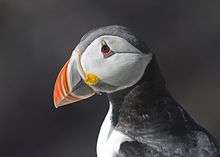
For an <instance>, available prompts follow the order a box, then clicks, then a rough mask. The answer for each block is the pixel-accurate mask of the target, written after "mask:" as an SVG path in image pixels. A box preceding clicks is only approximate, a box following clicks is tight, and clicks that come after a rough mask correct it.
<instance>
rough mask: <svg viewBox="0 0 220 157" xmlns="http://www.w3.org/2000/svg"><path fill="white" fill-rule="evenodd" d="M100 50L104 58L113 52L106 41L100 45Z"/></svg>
mask: <svg viewBox="0 0 220 157" xmlns="http://www.w3.org/2000/svg"><path fill="white" fill-rule="evenodd" d="M101 52H102V54H103V56H104V58H107V57H110V56H111V55H112V54H113V52H112V51H111V49H110V48H109V47H108V45H107V44H106V43H105V44H104V45H102V48H101Z"/></svg>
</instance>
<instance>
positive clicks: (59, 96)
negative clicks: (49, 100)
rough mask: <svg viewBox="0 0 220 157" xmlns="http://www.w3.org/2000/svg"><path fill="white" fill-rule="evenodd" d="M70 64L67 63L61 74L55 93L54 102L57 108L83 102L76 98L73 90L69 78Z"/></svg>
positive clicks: (57, 80) (56, 83) (58, 77)
mask: <svg viewBox="0 0 220 157" xmlns="http://www.w3.org/2000/svg"><path fill="white" fill-rule="evenodd" d="M68 63H69V61H67V62H66V63H65V65H64V66H63V68H62V69H61V71H60V72H59V74H58V76H57V79H56V82H55V86H54V91H53V100H54V105H55V107H60V106H63V105H66V104H70V103H73V102H76V101H79V100H81V99H82V98H80V97H79V96H76V95H75V94H74V93H73V92H72V89H71V85H70V81H69V80H68V79H69V76H68V72H67V70H68Z"/></svg>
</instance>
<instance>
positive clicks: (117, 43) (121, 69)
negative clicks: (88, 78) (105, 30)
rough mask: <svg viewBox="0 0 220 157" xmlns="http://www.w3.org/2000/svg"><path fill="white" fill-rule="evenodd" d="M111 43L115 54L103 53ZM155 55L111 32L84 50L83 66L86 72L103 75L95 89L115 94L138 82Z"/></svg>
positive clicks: (110, 46)
mask: <svg viewBox="0 0 220 157" xmlns="http://www.w3.org/2000/svg"><path fill="white" fill-rule="evenodd" d="M103 45H105V46H106V45H107V47H108V48H109V49H110V51H111V53H107V55H105V54H104V53H103V50H102V48H103ZM151 58H152V54H143V53H142V52H141V51H140V50H138V49H137V48H135V47H134V46H132V45H131V44H130V43H129V42H128V41H126V40H125V39H123V38H120V37H117V36H111V35H105V36H101V37H99V38H97V39H95V40H94V41H93V42H92V43H91V44H90V45H89V46H88V47H87V49H86V50H85V51H84V52H83V53H82V56H81V60H80V62H81V65H82V70H83V71H84V72H85V73H92V74H95V75H97V76H98V77H99V78H100V81H101V83H100V84H99V85H95V86H91V87H92V88H93V89H94V90H95V91H100V92H107V93H111V92H113V91H117V90H120V89H124V88H127V87H130V86H132V85H134V84H135V83H136V82H137V81H138V80H139V79H140V78H141V77H142V75H143V73H144V71H145V68H146V66H147V65H148V63H149V62H150V60H151Z"/></svg>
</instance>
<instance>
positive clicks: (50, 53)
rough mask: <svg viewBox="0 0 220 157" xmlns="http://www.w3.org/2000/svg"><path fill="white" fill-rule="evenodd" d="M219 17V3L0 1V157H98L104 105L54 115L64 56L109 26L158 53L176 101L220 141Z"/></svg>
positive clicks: (97, 101) (92, 102) (99, 100)
mask: <svg viewBox="0 0 220 157" xmlns="http://www.w3.org/2000/svg"><path fill="white" fill-rule="evenodd" d="M219 16H220V1H219V0H212V1H207V0H194V1H191V0H178V1H177V0H136V1H135V0H133V1H132V0H121V1H120V0H113V1H111V0H108V1H107V0H0V102H1V104H0V156H4V157H88V156H90V157H95V156H96V155H95V147H96V138H97V135H98V130H99V127H100V125H101V123H102V120H103V118H104V116H105V114H106V112H107V108H108V105H107V99H106V98H105V97H102V96H95V97H93V98H90V99H88V100H85V101H82V102H79V103H77V104H74V105H70V106H66V107H63V108H59V109H55V108H54V107H53V102H52V91H53V86H54V80H55V78H56V76H57V73H58V71H59V69H60V68H61V66H62V65H63V64H64V62H65V61H66V60H67V59H68V57H69V56H70V54H69V53H68V52H67V51H66V49H67V48H73V47H75V46H76V45H77V43H78V41H79V39H80V37H81V36H82V35H83V34H84V33H86V32H87V31H88V30H90V29H92V28H94V27H99V26H104V25H110V24H122V25H126V26H129V27H130V28H132V29H133V30H135V31H136V32H137V33H138V34H139V35H140V36H141V37H142V38H143V39H144V40H145V41H148V42H150V43H151V44H153V45H155V46H156V47H157V48H158V52H157V55H158V59H159V63H160V66H161V69H162V71H163V74H164V75H165V78H166V80H167V83H168V87H169V89H170V91H171V93H172V94H173V96H174V97H175V98H176V99H177V101H178V102H180V103H181V104H182V105H183V106H184V107H185V108H186V109H187V110H188V111H189V112H190V113H191V115H192V116H193V117H194V118H195V119H196V120H197V121H198V122H199V123H201V124H202V125H203V126H205V127H206V128H207V129H208V130H209V131H210V132H211V133H212V134H213V135H215V136H216V137H217V138H218V139H220V125H219V121H220V114H219V111H220V106H219V105H220V104H219V102H220V99H219V98H220V94H219V93H220V70H219V68H220V17H219Z"/></svg>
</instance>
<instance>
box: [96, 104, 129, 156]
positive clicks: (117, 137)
mask: <svg viewBox="0 0 220 157" xmlns="http://www.w3.org/2000/svg"><path fill="white" fill-rule="evenodd" d="M111 116H112V105H111V104H110V107H109V111H108V113H107V115H106V117H105V120H104V122H103V123H102V126H101V129H100V132H99V137H98V141H97V147H96V148H97V157H116V156H117V155H118V153H119V149H120V145H121V143H123V142H125V141H132V139H131V138H130V137H128V136H127V135H125V134H123V133H122V132H120V131H117V130H115V129H114V127H113V126H112V124H111Z"/></svg>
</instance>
